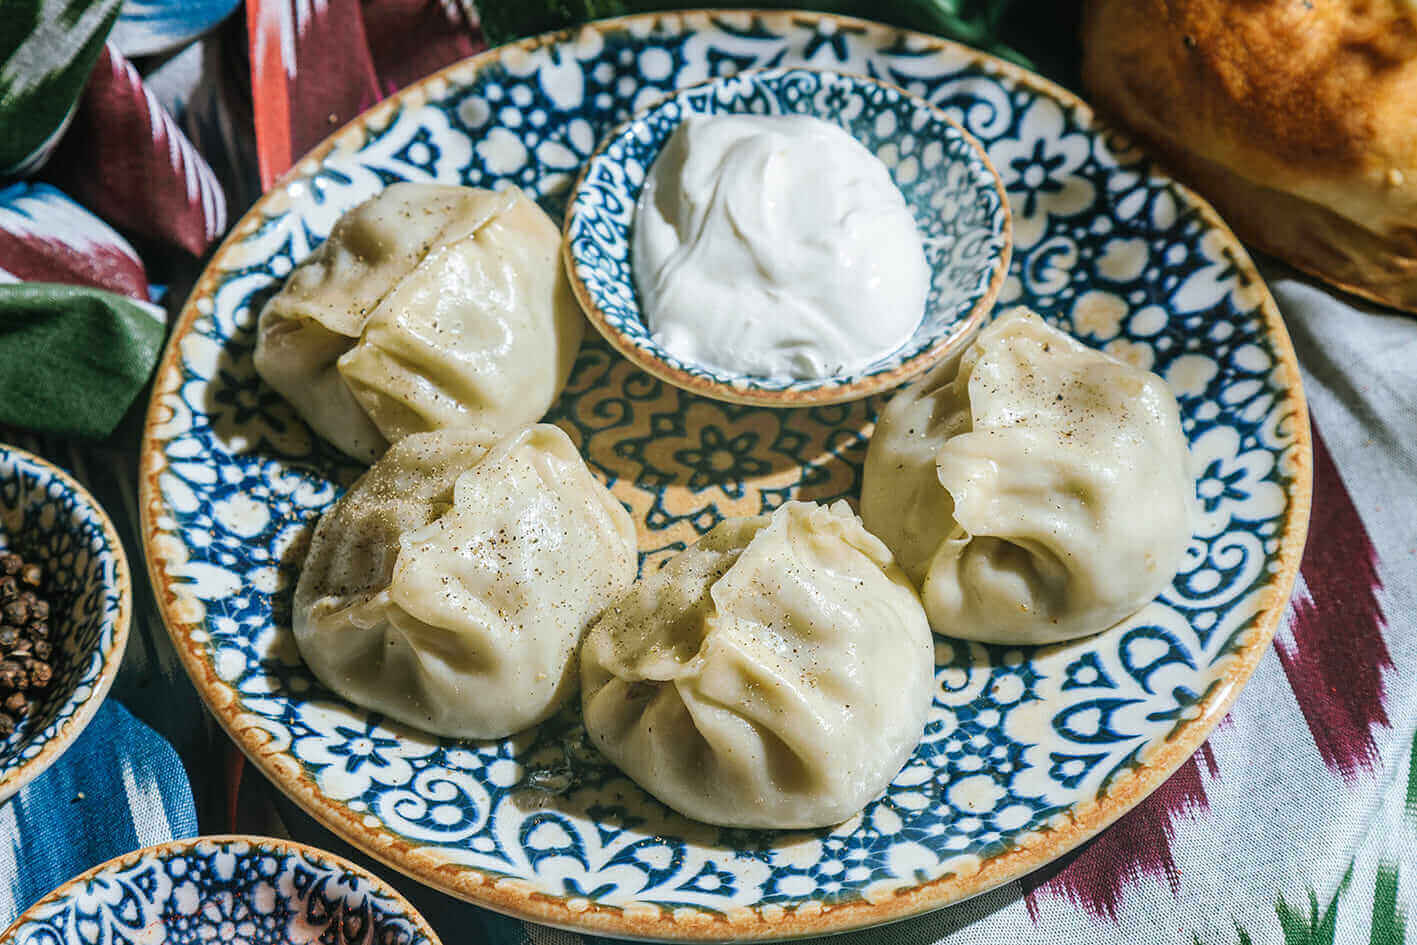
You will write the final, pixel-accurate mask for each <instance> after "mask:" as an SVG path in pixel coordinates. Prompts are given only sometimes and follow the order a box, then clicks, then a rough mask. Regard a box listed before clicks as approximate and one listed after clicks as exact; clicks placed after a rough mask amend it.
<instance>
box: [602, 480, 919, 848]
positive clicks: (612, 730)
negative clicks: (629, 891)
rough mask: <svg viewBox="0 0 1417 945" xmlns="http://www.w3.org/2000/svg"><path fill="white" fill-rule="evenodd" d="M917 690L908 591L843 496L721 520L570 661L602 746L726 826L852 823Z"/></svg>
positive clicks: (896, 746) (658, 787) (914, 622)
mask: <svg viewBox="0 0 1417 945" xmlns="http://www.w3.org/2000/svg"><path fill="white" fill-rule="evenodd" d="M933 678H934V648H933V645H932V642H931V637H930V629H929V626H928V624H927V622H926V619H925V614H924V612H923V611H922V610H921V607H920V601H919V599H918V597H917V596H916V594H915V591H914V589H912V588H911V586H910V583H909V581H908V580H907V579H906V576H905V574H904V573H903V572H902V571H901V570H900V568H899V567H897V566H896V565H895V563H894V562H893V561H892V560H891V556H890V552H889V551H887V550H886V547H885V546H884V545H883V544H881V542H880V541H878V540H877V539H876V538H874V537H872V536H871V535H870V534H868V533H867V531H866V530H865V528H863V527H862V525H861V522H860V520H859V519H858V518H856V516H855V515H854V514H853V513H852V512H851V510H850V508H849V507H848V506H847V505H846V503H844V502H838V503H837V504H835V505H833V506H831V507H829V508H828V507H823V506H818V505H815V504H812V503H802V502H789V503H787V504H786V505H784V506H782V507H781V508H780V509H778V510H777V511H776V512H774V513H773V514H772V515H771V516H757V517H753V518H742V519H730V520H728V521H725V522H723V523H721V524H719V525H718V526H717V527H716V528H714V529H713V530H712V531H710V532H709V533H708V534H707V535H705V536H704V537H703V538H701V539H699V541H698V542H697V543H695V544H694V545H693V546H691V547H690V548H688V549H686V550H685V551H683V552H680V553H679V554H678V555H676V556H675V557H674V558H672V559H670V560H669V561H668V562H667V563H666V565H665V566H664V567H663V568H661V569H660V570H658V571H655V572H654V573H652V574H649V575H646V576H645V577H644V578H642V579H641V580H640V581H639V582H638V583H637V584H636V585H635V586H634V588H633V589H632V590H631V591H630V593H629V594H627V595H626V596H625V597H624V598H623V599H621V600H620V601H618V602H617V603H615V604H613V605H612V606H611V607H610V608H609V609H607V610H606V612H605V615H604V616H603V617H602V618H601V619H600V621H599V622H598V623H597V624H596V625H595V626H594V627H593V628H592V629H591V630H590V632H589V633H588V634H587V636H586V639H585V643H584V644H583V646H582V650H581V685H582V707H583V709H584V713H585V724H586V730H587V731H588V732H589V733H590V737H591V739H592V740H593V741H594V742H595V744H596V745H597V746H599V747H600V750H601V751H602V752H603V753H604V754H605V755H606V756H607V757H609V758H610V759H611V760H612V761H614V762H615V763H616V764H617V765H619V766H620V768H621V769H622V770H623V771H624V772H625V773H626V774H627V775H629V776H630V777H631V778H632V779H633V780H635V781H636V782H637V783H639V784H640V786H641V787H643V788H644V789H645V790H647V791H649V792H650V793H651V794H653V795H655V796H656V797H658V798H659V799H660V800H661V801H663V802H664V803H665V804H667V805H669V806H670V807H672V808H674V809H675V810H677V811H679V812H680V813H682V814H684V815H686V816H688V817H692V818H695V819H697V820H701V821H705V822H708V823H714V824H723V825H727V826H734V827H756V828H766V829H775V828H806V827H821V826H826V825H829V824H836V823H840V822H841V821H843V820H845V819H847V818H848V817H850V816H851V815H852V814H854V813H856V812H857V811H859V810H860V809H861V808H862V807H863V806H865V805H866V804H867V803H868V802H869V801H870V800H871V799H872V798H874V797H875V796H876V795H877V794H879V793H880V792H881V791H882V790H883V789H884V788H885V787H886V785H887V784H888V783H890V780H891V778H893V777H895V775H896V773H897V772H898V771H899V770H900V768H901V766H902V765H903V764H904V763H905V760H906V758H908V757H909V755H910V753H911V752H912V751H913V750H914V748H915V744H916V742H917V741H919V739H920V736H921V732H922V731H923V729H924V725H925V716H926V713H927V712H928V711H929V708H930V704H931V698H932V693H933Z"/></svg>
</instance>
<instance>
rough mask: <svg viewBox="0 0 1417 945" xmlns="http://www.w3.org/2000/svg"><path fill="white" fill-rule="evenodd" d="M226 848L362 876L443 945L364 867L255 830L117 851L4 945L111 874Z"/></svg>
mask: <svg viewBox="0 0 1417 945" xmlns="http://www.w3.org/2000/svg"><path fill="white" fill-rule="evenodd" d="M241 847H244V849H239V850H233V848H241ZM223 853H234V855H237V856H241V857H264V856H272V857H292V856H295V857H299V858H301V859H302V860H304V861H305V862H306V863H308V864H312V865H315V866H317V867H320V868H323V869H325V870H326V871H327V872H328V873H330V874H334V875H337V876H338V880H339V882H340V884H341V885H345V884H346V883H347V882H348V878H349V877H356V878H358V879H359V881H360V882H362V883H365V884H367V888H368V890H369V892H371V893H373V894H374V897H376V898H375V901H376V903H377V904H378V905H380V906H393V910H390V909H387V908H386V909H385V910H384V911H385V914H386V915H391V916H395V917H397V918H399V919H402V920H404V921H406V922H407V923H408V924H409V926H410V927H411V928H412V929H413V930H414V931H415V932H416V933H417V934H419V935H421V936H423V938H424V941H423V942H422V943H421V945H442V942H441V940H440V939H439V938H438V934H437V933H436V932H434V931H433V927H432V926H430V925H429V924H428V920H427V919H425V918H424V917H423V915H422V914H421V913H419V911H418V910H417V909H415V908H414V907H413V905H412V903H410V902H409V901H408V900H407V899H406V898H404V896H403V894H402V893H400V892H399V891H398V890H396V889H394V888H393V887H392V886H390V885H389V884H388V883H386V882H384V881H383V880H382V879H380V878H379V877H378V876H375V875H374V874H373V873H371V872H369V871H368V870H367V869H365V868H364V867H362V866H359V865H358V864H356V863H351V862H350V861H349V860H347V859H345V858H344V857H342V856H337V855H335V854H333V853H330V852H328V851H325V850H321V849H319V848H318V847H312V846H310V845H309V844H305V843H299V842H297V841H295V840H282V839H279V838H277V837H263V836H257V835H255V834H211V835H207V836H199V837H190V838H187V839H182V840H168V841H165V842H163V843H155V844H152V845H151V846H146V847H141V848H139V849H137V850H133V851H131V852H129V853H124V854H122V855H120V856H115V857H114V858H113V859H111V860H108V861H106V862H103V863H100V864H98V865H97V866H94V867H92V868H90V869H87V870H84V871H83V872H82V873H80V874H79V875H77V876H75V877H74V878H73V879H70V880H68V881H66V882H64V883H61V884H60V885H59V886H57V887H55V888H54V889H53V890H52V891H50V892H49V893H48V894H46V895H45V896H44V897H43V898H42V899H40V900H39V901H38V902H36V903H34V904H33V905H31V906H30V907H29V908H28V909H26V910H25V911H24V912H22V913H20V915H19V916H18V917H17V918H16V919H15V921H14V922H12V923H10V926H9V927H8V928H7V929H5V931H3V932H0V945H23V943H27V942H28V941H29V940H30V937H31V935H32V934H34V933H32V932H31V929H30V928H27V927H35V926H37V925H40V924H41V923H43V921H44V919H45V918H46V917H48V916H49V915H50V914H51V913H52V912H53V911H54V909H55V907H56V906H61V905H62V904H63V903H64V902H66V901H72V900H80V899H82V898H84V897H85V896H86V895H87V893H88V890H89V889H90V888H91V887H92V885H93V884H94V883H95V882H96V881H102V880H105V879H109V880H113V881H116V880H117V878H118V877H121V876H122V874H124V873H128V872H130V871H132V870H134V869H135V868H137V867H139V866H141V865H142V864H144V863H148V862H149V861H151V862H154V863H161V862H166V861H170V860H175V859H179V858H187V859H190V858H193V857H196V856H213V855H220V854H223ZM139 889H140V890H141V892H142V893H144V894H148V890H147V889H146V888H143V887H142V886H140V887H139ZM122 902H123V903H124V905H125V907H131V906H132V905H133V904H132V902H131V901H130V900H129V899H127V898H125V899H123V900H122ZM209 902H210V900H205V901H202V903H203V904H205V903H209ZM395 910H396V911H395ZM34 932H35V933H38V936H41V937H39V939H38V940H39V941H42V942H45V943H46V945H49V943H50V942H52V939H51V938H50V935H51V933H50V931H49V928H48V926H47V925H46V926H44V927H43V928H42V929H35V930H34Z"/></svg>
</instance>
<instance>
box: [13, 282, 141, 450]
mask: <svg viewBox="0 0 1417 945" xmlns="http://www.w3.org/2000/svg"><path fill="white" fill-rule="evenodd" d="M164 334H165V330H164V327H163V325H162V323H161V322H160V321H159V320H158V319H157V318H156V317H154V315H153V314H151V313H150V312H149V311H148V310H146V309H144V308H143V307H142V306H140V305H138V304H137V303H136V302H134V301H132V300H131V299H126V298H124V297H123V296H121V295H114V294H113V293H111V292H103V291H100V290H98V289H83V288H77V287H75V286H67V285H49V284H46V283H37V282H26V283H20V284H16V285H6V286H0V424H4V425H8V426H16V427H24V428H26V429H29V430H35V431H39V432H44V433H57V434H61V435H65V436H84V437H103V436H107V435H108V434H109V433H111V432H113V429H114V427H116V426H117V425H118V422H119V421H120V420H122V419H123V414H124V413H125V412H126V411H127V410H128V407H129V406H130V405H131V404H132V403H133V400H134V398H136V397H137V395H138V392H139V391H141V390H142V389H143V385H144V384H146V383H147V381H148V377H149V376H150V375H151V374H152V371H153V367H154V366H155V365H156V364H157V359H158V355H159V354H160V353H161V351H162V340H163V335H164Z"/></svg>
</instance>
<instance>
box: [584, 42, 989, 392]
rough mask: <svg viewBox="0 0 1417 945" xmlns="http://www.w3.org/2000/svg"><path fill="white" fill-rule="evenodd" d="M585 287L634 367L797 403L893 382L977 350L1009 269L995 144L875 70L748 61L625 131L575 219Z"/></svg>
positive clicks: (682, 382) (605, 154)
mask: <svg viewBox="0 0 1417 945" xmlns="http://www.w3.org/2000/svg"><path fill="white" fill-rule="evenodd" d="M565 236H566V239H565V245H564V250H565V255H566V263H567V268H568V271H569V273H570V278H571V284H572V287H573V289H574V290H575V291H576V294H577V296H578V297H579V299H580V301H581V305H582V307H583V308H584V309H585V310H586V313H587V315H588V316H589V317H590V320H591V322H592V324H594V325H595V326H596V327H597V329H598V330H599V331H600V332H601V334H603V335H604V336H605V337H606V339H607V340H608V341H609V342H610V343H611V345H612V346H614V347H615V348H616V349H617V350H619V351H620V352H621V353H622V354H624V355H625V356H626V357H628V358H629V359H630V360H631V361H633V362H634V363H636V364H637V365H639V366H640V367H642V368H643V369H645V370H646V371H648V372H649V373H651V374H653V375H655V376H656V377H659V378H661V379H662V380H665V381H668V382H670V383H672V384H675V385H677V386H679V387H682V388H685V389H687V390H690V391H693V392H696V393H700V394H704V395H706V396H709V397H714V398H717V399H720V400H727V401H733V402H737V403H753V404H761V405H768V406H782V407H795V406H805V405H810V404H825V403H838V402H841V401H847V400H854V399H857V398H859V397H864V396H867V395H869V394H873V393H877V392H880V391H884V390H888V389H890V388H892V387H894V386H896V385H898V384H900V383H903V382H904V381H906V380H909V379H910V378H911V377H913V376H915V375H917V374H919V373H920V372H922V371H924V370H925V369H926V368H928V367H929V366H930V365H931V364H933V363H935V362H936V361H938V360H940V359H941V358H944V357H946V356H947V355H949V354H950V353H952V352H953V351H955V350H958V348H959V347H961V346H962V345H964V344H966V343H967V342H968V340H969V338H970V337H972V335H973V333H974V331H975V330H976V329H977V328H978V326H979V325H980V324H981V323H982V321H983V320H984V319H985V317H986V316H987V314H988V312H989V309H990V308H991V307H992V305H993V302H994V299H995V297H996V295H997V293H998V289H999V286H1000V284H1001V282H1002V279H1003V275H1004V272H1005V270H1006V269H1007V267H1008V258H1009V249H1010V230H1009V216H1008V205H1007V201H1006V199H1005V197H1004V192H1003V189H1002V187H1001V185H1000V183H999V180H998V176H997V175H996V174H995V172H994V169H993V168H992V166H990V164H989V161H988V158H987V157H986V155H985V153H984V151H983V149H982V147H980V145H979V144H978V142H976V141H975V140H974V139H973V138H972V137H970V136H969V135H968V134H967V133H966V132H964V131H963V130H962V129H961V128H960V127H959V126H958V125H956V124H955V123H954V122H952V121H951V120H950V119H949V118H948V117H946V116H945V115H944V114H943V113H942V112H940V111H939V110H937V109H935V108H934V107H932V106H931V105H929V104H928V103H926V102H924V101H923V100H921V99H918V98H915V97H913V96H911V95H909V94H907V93H906V92H904V91H903V90H901V89H899V88H896V87H895V86H892V85H889V84H887V83H884V82H880V81H877V80H875V79H869V78H866V77H862V76H854V75H846V74H841V73H833V72H820V71H814V70H806V69H775V70H764V71H756V72H746V73H740V74H739V75H736V76H733V77H730V78H724V79H717V80H714V81H712V82H709V83H706V84H704V85H700V86H695V87H693V88H689V89H685V90H682V91H680V92H677V93H674V94H673V95H671V96H670V97H668V98H666V99H664V100H662V101H661V102H659V103H658V104H656V105H654V106H652V107H651V108H650V109H648V110H647V111H645V112H643V113H641V114H640V115H637V116H636V117H634V118H632V119H631V120H630V121H629V122H628V123H626V124H625V125H624V126H622V127H621V128H619V129H617V130H616V131H615V132H613V133H611V135H609V136H608V137H607V138H606V139H605V141H603V142H602V143H601V145H600V147H599V148H598V149H597V151H596V152H595V154H594V155H592V157H591V159H590V161H589V162H588V163H587V165H586V168H585V170H584V172H583V173H582V176H581V179H580V181H579V182H578V184H577V186H576V189H575V191H574V193H573V195H572V198H571V201H570V205H569V207H568V210H567V216H566V223H565Z"/></svg>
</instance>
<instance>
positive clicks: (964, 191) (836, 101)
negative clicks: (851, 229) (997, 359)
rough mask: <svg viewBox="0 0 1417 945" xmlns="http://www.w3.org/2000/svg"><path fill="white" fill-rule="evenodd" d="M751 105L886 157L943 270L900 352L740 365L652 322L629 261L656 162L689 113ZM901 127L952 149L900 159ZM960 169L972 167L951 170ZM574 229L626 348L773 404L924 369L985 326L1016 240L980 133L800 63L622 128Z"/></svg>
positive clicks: (695, 93)
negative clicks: (748, 370)
mask: <svg viewBox="0 0 1417 945" xmlns="http://www.w3.org/2000/svg"><path fill="white" fill-rule="evenodd" d="M744 112H749V113H753V114H805V115H813V116H815V117H819V118H826V119H828V120H831V121H834V122H836V123H837V124H839V125H840V126H841V127H842V128H844V129H845V130H846V131H848V132H849V133H850V134H851V135H852V136H853V137H854V138H856V139H857V140H858V141H860V142H861V143H862V144H864V145H866V146H867V148H869V149H870V150H871V151H872V152H873V153H874V154H876V156H877V157H879V158H881V160H882V162H883V163H884V164H885V165H886V167H887V169H888V170H889V171H890V173H891V177H892V179H893V180H894V181H895V183H896V186H897V187H898V188H899V189H900V191H901V194H902V195H903V196H904V197H905V201H906V204H907V205H908V206H910V207H911V209H912V212H913V214H914V216H915V220H916V224H917V226H919V228H920V230H921V232H922V234H923V236H924V244H925V256H926V260H927V262H928V263H929V266H930V270H931V273H932V276H931V283H930V295H929V298H928V299H927V300H926V303H925V313H926V314H925V317H924V318H923V319H922V320H921V323H920V325H919V326H918V327H917V328H916V330H915V332H914V334H913V335H912V336H911V338H910V340H909V341H907V342H906V343H905V344H904V345H902V347H901V348H900V349H899V350H897V351H895V352H893V353H891V354H890V355H887V356H886V357H884V358H881V359H879V360H877V361H876V362H875V363H873V364H871V365H869V366H867V367H866V368H865V369H863V370H861V371H860V372H857V373H854V374H851V375H845V376H836V377H826V378H816V379H811V380H787V379H783V380H773V379H769V378H761V377H752V376H749V375H743V374H732V373H729V372H725V371H721V370H717V369H714V368H711V367H707V366H704V365H701V364H695V363H691V362H687V361H684V360H683V359H681V358H678V357H675V356H674V355H673V354H670V353H669V352H667V351H665V350H664V349H663V348H662V347H661V346H660V345H659V343H658V342H656V341H655V340H654V337H653V336H652V335H651V334H650V332H649V330H648V329H647V328H646V326H645V322H644V318H643V315H642V313H641V312H640V306H639V301H638V295H639V293H638V291H637V290H636V289H635V285H634V277H633V275H632V273H631V268H630V232H631V228H632V226H633V225H634V214H635V207H636V205H637V203H638V201H639V197H640V192H641V190H642V189H643V187H644V181H645V176H646V174H648V172H649V168H650V165H652V164H653V163H654V159H655V158H656V157H658V155H659V151H660V149H661V148H663V146H664V143H665V141H667V140H668V138H669V136H670V135H671V134H672V133H673V131H674V129H675V128H676V127H677V126H678V125H679V123H680V122H682V121H683V120H684V118H685V117H687V116H689V115H713V114H730V113H744ZM898 132H899V133H911V134H915V135H917V136H919V137H920V138H921V139H922V140H928V141H929V142H930V144H933V145H942V147H941V148H940V149H939V150H938V151H934V152H932V151H930V150H929V146H927V147H926V149H925V150H926V153H927V154H929V155H930V157H929V158H926V159H925V160H924V161H922V160H921V159H919V158H916V157H914V156H911V157H908V158H904V159H902V157H901V155H900V154H899V152H898V150H897V145H896V138H897V137H898ZM922 164H923V165H924V166H923V167H922ZM949 165H954V166H955V167H957V168H959V169H961V170H962V173H958V174H946V173H942V170H943V168H944V167H946V166H949ZM922 171H924V173H922ZM951 210H953V212H950V211H951ZM564 231H565V242H564V253H565V257H566V271H567V273H568V274H569V275H570V279H571V288H572V290H573V291H574V292H575V294H576V298H577V300H578V301H579V302H580V303H581V308H582V309H583V310H584V311H585V313H586V316H587V317H588V318H589V319H590V322H591V324H592V325H594V326H595V327H596V329H598V330H599V331H600V333H601V334H602V335H603V336H604V337H605V339H606V340H607V341H609V342H610V344H611V346H612V347H614V348H615V350H616V351H618V352H620V353H621V354H622V355H624V356H625V357H626V358H628V359H629V360H630V361H631V362H632V363H633V364H634V365H635V366H636V367H639V368H641V369H642V370H644V371H647V372H648V373H650V374H653V375H654V376H655V377H658V378H659V379H660V380H663V381H667V382H668V383H670V384H673V385H675V386H676V387H682V388H683V389H685V390H688V391H692V392H693V393H696V394H702V395H703V396H705V397H713V398H715V399H717V400H726V401H728V402H730V403H737V404H756V405H759V406H765V407H805V406H810V405H813V404H837V403H843V402H845V401H849V400H856V399H859V398H861V397H867V396H870V395H871V394H876V393H880V392H881V391H886V390H890V389H891V388H893V387H896V386H898V385H900V384H903V383H905V382H906V381H908V380H909V379H911V378H912V377H915V376H916V375H918V374H921V373H923V372H924V371H926V370H927V369H928V368H929V367H930V366H931V365H932V364H934V363H935V362H937V361H939V360H940V359H942V358H944V357H945V356H946V355H948V354H949V353H950V352H952V351H955V350H957V349H958V348H959V347H960V346H961V345H963V344H965V343H966V342H968V340H969V339H970V338H971V337H973V335H974V333H975V331H977V330H978V328H979V327H980V325H981V324H982V322H983V321H984V317H985V316H986V315H987V314H988V313H989V310H990V309H991V308H992V307H993V305H994V300H995V298H997V297H998V294H999V287H1000V285H1001V284H1002V283H1003V281H1004V274H1005V273H1006V272H1008V268H1009V251H1010V248H1011V240H1010V230H1009V211H1008V198H1007V197H1006V196H1005V194H1004V185H1003V182H1002V181H1000V180H999V174H998V172H997V171H996V170H995V169H994V165H993V164H991V163H990V162H989V157H988V155H987V154H986V153H985V152H984V148H983V147H982V146H981V145H980V144H979V142H978V141H976V140H974V137H973V136H972V135H970V134H969V133H968V132H967V131H965V130H964V129H963V128H961V127H960V126H959V125H958V124H957V123H956V122H955V121H953V120H952V119H951V118H950V117H949V116H948V115H946V114H945V113H944V112H942V111H940V110H939V109H938V108H935V107H934V106H933V105H931V104H930V103H929V102H926V101H924V100H923V99H920V98H917V97H915V96H913V95H910V94H909V93H907V92H906V91H905V90H904V89H901V88H899V87H897V86H895V85H892V84H890V83H889V82H883V81H881V80H880V79H874V78H870V77H868V76H860V75H852V74H849V73H841V72H821V71H815V70H811V69H801V68H786V69H759V70H750V71H746V72H740V73H738V74H736V75H733V76H729V77H726V78H719V79H714V80H711V81H709V82H705V83H703V84H701V85H696V86H690V87H689V88H686V89H681V90H679V91H678V92H675V93H673V94H671V95H669V96H667V97H665V98H664V99H661V100H660V101H659V102H657V103H656V104H654V105H652V106H651V107H650V108H648V109H646V110H644V111H643V112H641V113H640V114H638V115H636V116H634V117H633V118H631V119H630V120H629V121H627V122H625V123H624V124H622V125H621V126H620V127H618V128H616V129H615V130H614V131H612V132H610V134H608V135H606V136H605V138H604V139H603V140H602V141H601V143H600V145H599V147H597V148H596V150H595V153H593V154H592V155H591V156H590V159H589V160H588V161H586V164H585V168H584V169H583V170H582V171H581V175H580V178H579V180H577V181H576V185H575V188H574V189H573V191H572V195H571V201H570V204H569V205H568V206H567V208H566V221H565V225H564Z"/></svg>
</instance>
